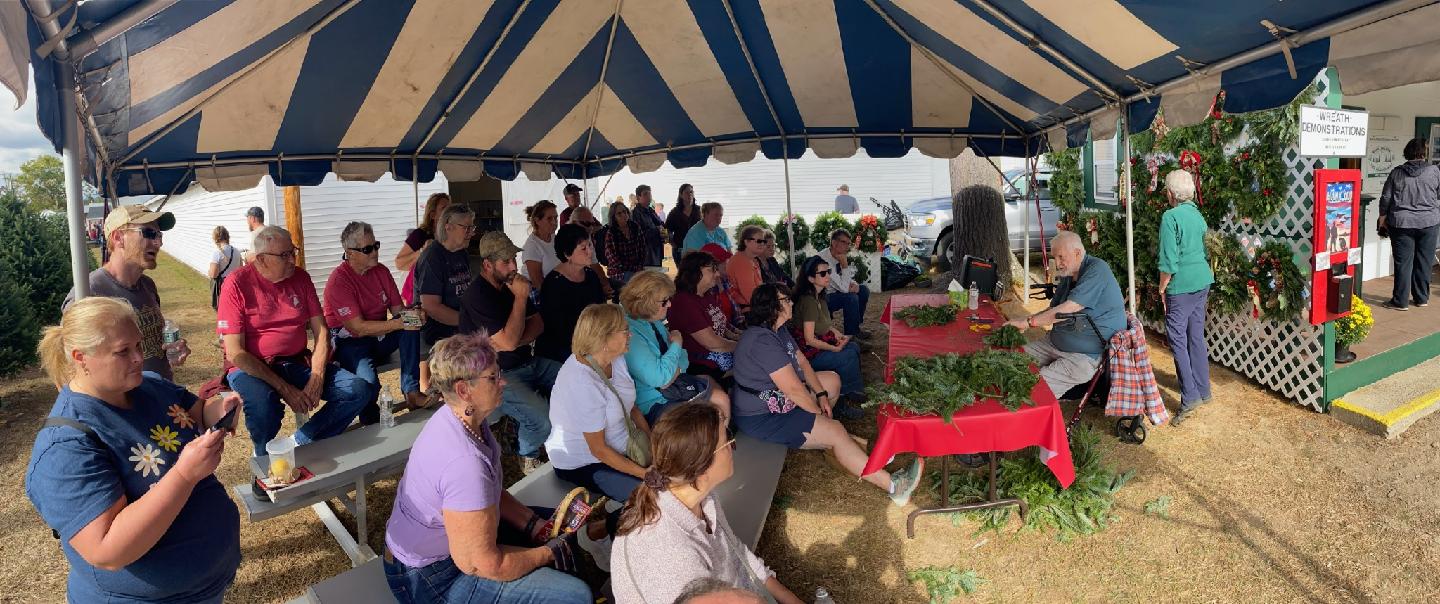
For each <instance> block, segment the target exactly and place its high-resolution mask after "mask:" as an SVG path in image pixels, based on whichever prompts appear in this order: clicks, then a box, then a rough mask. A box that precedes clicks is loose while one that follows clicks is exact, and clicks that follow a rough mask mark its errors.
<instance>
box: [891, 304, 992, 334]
mask: <svg viewBox="0 0 1440 604" xmlns="http://www.w3.org/2000/svg"><path fill="white" fill-rule="evenodd" d="M959 313H960V305H959V304H942V305H939V306H930V305H926V304H916V305H915V306H906V307H905V308H902V309H900V310H899V312H896V313H895V318H897V319H900V320H901V321H904V322H905V324H906V325H909V326H910V327H914V328H916V329H919V328H922V327H934V326H936V325H948V324H950V323H952V322H954V321H955V315H957V314H959ZM986 337H989V336H986Z"/></svg>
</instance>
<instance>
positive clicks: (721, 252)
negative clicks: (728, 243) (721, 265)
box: [700, 243, 734, 262]
mask: <svg viewBox="0 0 1440 604" xmlns="http://www.w3.org/2000/svg"><path fill="white" fill-rule="evenodd" d="M700 251H702V252H705V253H707V254H710V255H711V256H714V257H715V261H716V262H724V261H726V260H729V259H730V257H731V256H734V254H731V253H730V250H727V249H725V248H723V247H721V246H720V244H718V243H707V244H705V246H704V247H702V248H700Z"/></svg>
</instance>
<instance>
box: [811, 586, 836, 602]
mask: <svg viewBox="0 0 1440 604" xmlns="http://www.w3.org/2000/svg"><path fill="white" fill-rule="evenodd" d="M815 604H835V598H832V597H830V592H828V591H826V590H825V588H824V587H817V588H815Z"/></svg>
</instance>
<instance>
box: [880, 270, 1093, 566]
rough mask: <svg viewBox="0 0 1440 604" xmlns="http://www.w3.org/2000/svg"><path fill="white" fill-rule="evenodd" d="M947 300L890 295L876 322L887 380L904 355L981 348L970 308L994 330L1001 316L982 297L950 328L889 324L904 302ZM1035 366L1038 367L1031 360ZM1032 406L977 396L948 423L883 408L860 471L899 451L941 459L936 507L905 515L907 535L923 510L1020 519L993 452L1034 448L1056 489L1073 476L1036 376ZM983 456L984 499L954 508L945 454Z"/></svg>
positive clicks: (1049, 397) (1059, 422) (1058, 419)
mask: <svg viewBox="0 0 1440 604" xmlns="http://www.w3.org/2000/svg"><path fill="white" fill-rule="evenodd" d="M947 303H949V298H948V296H946V295H945V294H900V295H896V296H893V297H891V298H890V301H889V303H888V304H886V306H885V311H884V312H883V314H882V315H881V318H880V320H881V321H882V322H884V323H886V324H888V325H889V326H890V347H889V351H888V354H887V357H886V359H885V381H886V382H887V383H889V382H891V381H893V379H894V378H893V376H892V375H891V370H892V369H893V368H894V366H895V362H896V361H897V360H898V359H900V358H901V357H906V356H916V357H929V356H934V355H937V354H944V353H950V352H953V353H959V354H966V353H972V352H978V351H980V350H981V349H983V348H984V346H985V345H984V342H983V341H982V338H984V335H983V334H981V333H977V332H974V331H971V330H970V326H971V325H972V324H974V322H972V321H971V320H970V319H969V318H968V317H970V316H971V313H972V312H973V313H974V314H975V316H977V317H979V318H981V319H989V320H991V321H993V323H991V325H993V326H994V327H995V328H998V327H999V326H1000V325H1002V324H1003V323H1004V321H1005V318H1004V317H1003V316H1002V315H1001V313H1000V311H999V309H998V308H997V307H996V306H995V304H994V303H993V302H992V301H991V300H990V299H988V297H987V298H982V302H981V303H980V308H979V309H978V310H975V311H970V310H964V309H962V310H960V311H959V313H957V316H956V318H955V321H954V322H952V323H950V324H947V325H938V326H933V327H924V328H913V327H910V326H909V325H906V324H905V322H904V321H898V320H897V321H892V320H891V314H892V312H898V311H899V310H900V309H902V308H905V307H907V306H916V305H931V306H935V305H942V304H947ZM1031 369H1032V370H1034V371H1038V369H1037V368H1035V367H1034V366H1033V365H1032V367H1031ZM1030 400H1031V401H1032V402H1033V403H1034V404H1033V405H1029V404H1027V405H1025V406H1022V407H1021V408H1020V409H1019V410H1018V411H1014V412H1011V411H1009V410H1007V409H1005V407H1003V406H1001V405H1000V403H999V402H997V401H995V400H993V399H985V400H981V401H979V402H977V403H975V404H974V405H970V406H968V407H965V408H964V409H961V410H959V411H957V412H955V414H954V416H953V417H951V418H950V422H949V423H947V422H946V421H945V420H944V419H943V418H941V417H940V416H938V415H935V414H917V413H911V412H909V411H905V410H903V409H900V408H899V407H896V406H895V405H892V404H885V405H882V406H881V407H880V409H879V411H878V413H877V415H876V422H877V423H878V426H879V436H877V437H876V439H875V446H874V447H873V448H872V449H871V450H870V459H869V460H868V461H867V463H866V464H865V468H864V469H863V470H861V475H862V476H863V475H868V474H871V473H874V472H875V471H877V470H880V469H881V468H883V467H884V466H885V464H887V463H889V461H890V460H891V459H894V457H895V455H896V454H899V453H916V454H918V455H920V456H922V457H940V459H941V461H940V472H941V474H940V477H941V495H940V497H941V505H940V506H939V507H933V508H924V507H922V508H919V509H916V510H915V511H913V512H911V513H910V516H909V518H908V519H907V521H906V533H907V535H908V536H909V537H911V538H914V537H915V519H916V518H918V517H919V516H923V515H925V514H939V513H949V512H962V511H970V510H979V509H987V508H996V507H1004V506H1011V505H1013V506H1017V507H1019V508H1020V516H1021V518H1024V517H1025V514H1026V513H1027V512H1028V511H1029V510H1028V509H1027V507H1026V505H1025V502H1024V501H1022V500H1019V499H1000V498H998V497H997V496H996V492H995V452H996V451H1015V450H1019V449H1023V448H1025V447H1030V446H1038V447H1039V448H1040V450H1041V458H1042V459H1043V461H1044V462H1045V465H1046V467H1048V468H1050V471H1051V472H1052V473H1054V475H1055V479H1056V480H1058V481H1059V482H1060V486H1061V488H1066V487H1069V486H1070V484H1071V483H1072V482H1074V481H1075V465H1074V462H1073V461H1072V460H1071V457H1070V439H1069V437H1068V436H1067V435H1066V433H1065V420H1064V415H1063V413H1062V412H1061V410H1060V403H1059V401H1058V400H1056V398H1055V394H1054V393H1052V392H1051V391H1050V386H1049V385H1047V384H1046V383H1045V380H1044V378H1041V379H1040V380H1039V381H1037V382H1036V383H1035V387H1034V389H1032V390H1031V391H1030ZM975 453H986V454H988V456H989V462H990V464H989V465H990V488H989V496H988V498H986V499H984V500H981V501H978V502H970V503H964V504H960V505H951V503H950V479H949V478H950V477H949V474H950V472H949V470H950V468H949V463H948V461H949V458H950V455H954V454H975Z"/></svg>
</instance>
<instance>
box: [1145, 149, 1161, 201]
mask: <svg viewBox="0 0 1440 604" xmlns="http://www.w3.org/2000/svg"><path fill="white" fill-rule="evenodd" d="M1145 169H1146V170H1149V171H1150V188H1149V189H1146V191H1147V192H1150V193H1154V192H1155V188H1156V187H1158V186H1160V158H1158V157H1155V156H1154V155H1151V156H1150V157H1149V159H1146V160H1145Z"/></svg>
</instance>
